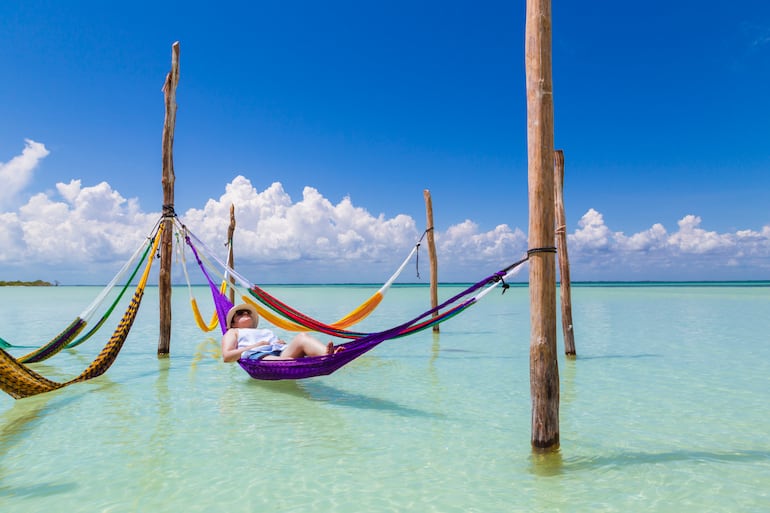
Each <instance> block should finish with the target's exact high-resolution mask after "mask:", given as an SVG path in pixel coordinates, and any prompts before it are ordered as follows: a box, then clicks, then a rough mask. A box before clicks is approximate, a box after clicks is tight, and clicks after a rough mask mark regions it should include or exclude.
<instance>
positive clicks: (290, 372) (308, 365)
mask: <svg viewBox="0 0 770 513" xmlns="http://www.w3.org/2000/svg"><path fill="white" fill-rule="evenodd" d="M183 228H184V227H183ZM185 230H186V229H185ZM186 233H187V234H188V235H186V236H185V239H186V240H187V242H188V245H189V246H190V248H191V249H192V251H193V253H194V254H195V258H196V260H197V261H198V264H199V266H200V268H201V271H202V272H203V274H204V276H205V277H206V280H207V282H208V284H209V289H210V290H211V294H212V297H213V299H214V304H215V306H216V310H217V312H218V314H219V317H220V321H222V320H223V319H225V318H226V316H227V311H228V310H229V309H230V308H232V306H233V305H232V303H231V302H230V300H229V299H228V298H227V297H226V296H225V295H224V293H223V292H222V291H221V290H220V289H219V288H218V287H217V285H216V284H215V283H214V281H213V279H212V278H211V276H210V275H209V273H208V272H207V270H206V267H205V266H204V265H203V262H202V260H201V257H200V255H199V254H198V252H197V250H196V249H195V246H193V244H192V242H191V241H190V237H192V236H193V235H192V234H190V233H189V232H186ZM196 241H197V242H198V243H199V244H200V245H202V246H203V247H204V248H205V244H203V243H202V242H201V241H200V239H197V238H196ZM213 258H216V257H213ZM528 258H529V257H528V256H526V257H524V258H523V259H521V260H519V261H517V262H515V263H513V264H511V265H509V266H508V267H506V268H505V269H503V270H501V271H498V272H496V273H495V274H492V275H491V276H488V277H486V278H484V279H483V280H481V281H479V282H477V283H475V284H473V285H471V286H470V287H468V288H467V289H465V290H463V291H462V292H460V293H459V294H457V295H455V296H454V297H452V298H450V299H448V300H446V301H445V302H443V303H442V304H440V305H438V306H437V307H435V308H432V309H430V310H428V311H427V312H425V313H423V314H421V315H419V316H417V317H415V318H414V319H412V320H410V321H407V322H405V323H403V324H401V325H399V326H396V327H394V328H390V329H388V330H384V331H380V332H376V333H364V332H358V331H348V330H345V329H342V328H341V327H340V326H339V325H337V324H326V323H323V322H321V321H319V320H317V319H314V318H312V317H310V316H308V315H306V314H304V313H302V312H300V311H299V310H297V309H295V308H292V307H291V306H289V305H287V304H286V303H284V302H282V301H280V300H279V299H277V298H276V297H274V296H272V295H270V294H268V293H267V292H266V291H265V290H264V289H262V288H260V287H258V286H257V285H254V284H249V283H248V282H247V281H246V280H245V279H244V278H243V277H242V276H240V275H239V274H238V273H237V272H235V270H233V269H231V268H230V267H228V266H227V265H226V264H224V263H223V262H221V261H220V260H219V259H216V260H217V263H218V264H219V265H220V266H222V267H223V268H224V269H225V270H226V273H228V274H230V275H232V276H233V277H234V278H236V279H237V280H238V281H239V282H240V283H241V284H246V286H248V288H249V289H248V290H249V294H251V296H252V297H253V298H254V299H256V301H257V302H259V303H261V305H262V306H260V305H258V304H256V303H255V302H254V301H253V300H252V299H250V298H248V297H247V296H243V300H244V301H246V302H248V303H250V304H252V305H255V306H257V307H258V311H259V313H260V315H263V316H264V317H265V318H266V319H267V320H268V321H270V322H271V323H272V324H274V325H276V326H278V327H283V325H284V324H286V323H288V324H289V325H292V326H298V327H300V328H301V330H302V331H314V332H318V333H324V334H326V335H331V336H333V337H338V338H345V339H348V340H346V341H345V342H344V343H342V344H338V345H336V346H334V347H335V349H336V348H339V347H340V346H344V350H343V351H339V352H333V354H329V355H322V356H310V357H304V358H297V359H292V360H250V359H240V360H238V364H239V365H240V366H241V367H242V368H243V369H244V370H245V371H246V372H247V373H248V374H249V375H250V376H251V377H252V378H255V379H261V380H281V379H303V378H310V377H314V376H324V375H328V374H331V373H333V372H334V371H336V370H337V369H339V368H340V367H342V366H344V365H345V364H347V363H349V362H351V361H353V360H355V359H356V358H358V357H359V356H361V355H363V354H364V353H366V352H368V351H370V350H372V349H374V348H375V347H376V346H377V345H379V344H381V343H382V342H384V341H386V340H390V339H394V338H400V337H404V336H407V335H411V334H413V333H416V332H418V331H422V330H425V329H427V328H430V327H432V326H434V325H436V324H439V323H441V322H444V321H446V320H448V319H450V318H452V317H454V316H455V315H458V314H459V313H460V312H462V311H464V310H466V309H467V308H469V307H471V306H472V305H474V304H476V302H477V301H478V300H479V299H481V298H482V297H483V296H484V295H486V294H487V293H489V292H490V291H491V290H492V289H493V288H494V287H496V286H497V285H498V284H499V283H502V284H503V286H504V287H506V288H507V284H505V278H506V277H507V276H508V275H509V274H512V273H513V272H516V271H517V270H518V269H517V268H518V267H519V266H520V265H521V264H523V263H524V262H526V261H527V260H528ZM484 287H486V289H485V290H483V291H481V292H480V293H479V294H477V295H476V296H473V297H470V298H469V299H464V298H466V297H467V296H470V295H471V294H473V293H475V292H477V291H479V290H480V289H482V288H484ZM463 299H464V300H463ZM461 300H462V302H460V301H461ZM451 305H454V306H451ZM450 306H451V307H450ZM444 309H446V310H444ZM441 310H444V311H443V312H442V311H441ZM270 312H273V313H274V314H275V315H270ZM439 312H440V313H439ZM266 313H267V314H268V315H265V314H266ZM348 317H350V315H349V316H348ZM275 320H278V321H279V322H275ZM220 325H221V326H222V330H223V332H225V331H227V328H226V323H225V322H220ZM296 331H300V330H296Z"/></svg>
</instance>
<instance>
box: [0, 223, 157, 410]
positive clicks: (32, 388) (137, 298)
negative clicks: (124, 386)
mask: <svg viewBox="0 0 770 513" xmlns="http://www.w3.org/2000/svg"><path fill="white" fill-rule="evenodd" d="M162 229H163V226H162V225H161V226H160V227H159V228H158V231H157V232H156V235H155V242H154V244H153V248H152V252H151V254H154V253H155V251H156V250H157V248H158V243H159V242H160V233H161V231H162ZM152 262H153V259H152V258H150V259H148V261H147V266H146V267H145V269H144V274H143V275H142V278H141V280H139V284H138V285H137V286H136V291H135V292H134V297H133V298H132V299H131V303H130V304H129V305H128V308H127V309H126V312H125V313H124V314H123V318H122V319H121V320H120V323H118V326H117V328H115V331H114V332H113V334H112V337H110V340H109V341H108V342H107V345H105V346H104V348H103V349H102V350H101V352H100V353H99V355H98V356H97V357H96V359H95V360H94V361H93V362H91V364H90V365H89V366H88V367H87V368H86V370H84V371H83V372H82V373H81V374H80V375H79V376H78V377H76V378H74V379H71V380H70V381H67V382H65V383H59V382H56V381H51V380H50V379H48V378H46V377H45V376H42V375H41V374H38V373H37V372H35V371H33V370H32V369H30V368H29V367H27V366H26V365H24V364H22V363H20V362H19V361H18V360H17V359H16V358H14V357H13V356H11V355H10V354H8V353H7V352H6V351H5V350H3V349H2V348H0V389H2V390H3V392H5V393H7V394H8V395H10V396H11V397H13V398H14V399H21V398H24V397H29V396H32V395H36V394H42V393H44V392H50V391H52V390H56V389H59V388H62V387H65V386H67V385H71V384H73V383H79V382H82V381H86V380H89V379H92V378H95V377H97V376H101V375H102V374H104V373H105V372H106V371H107V369H109V368H110V366H111V365H112V364H113V363H114V362H115V359H116V358H117V357H118V353H119V352H120V350H121V348H122V347H123V343H124V342H125V341H126V337H127V336H128V332H129V331H130V329H131V325H132V324H133V322H134V319H135V318H136V312H137V311H138V310H139V305H140V304H141V302H142V296H143V295H144V289H145V287H146V285H147V277H148V276H149V274H150V268H151V267H152Z"/></svg>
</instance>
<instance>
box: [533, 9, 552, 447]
mask: <svg viewBox="0 0 770 513" xmlns="http://www.w3.org/2000/svg"><path fill="white" fill-rule="evenodd" d="M525 31H526V41H525V62H526V77H527V78H526V83H527V157H528V183H529V247H530V251H529V254H530V258H529V300H530V350H529V376H530V378H529V379H530V393H531V395H532V440H531V442H532V448H533V449H534V450H536V451H549V450H556V449H558V448H559V366H558V362H557V359H556V268H555V263H554V253H553V251H554V249H553V244H554V199H553V149H554V141H553V140H554V135H553V89H552V77H551V2H550V0H527V21H526V30H525Z"/></svg>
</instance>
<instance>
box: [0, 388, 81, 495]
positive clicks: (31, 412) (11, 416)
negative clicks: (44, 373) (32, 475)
mask: <svg viewBox="0 0 770 513" xmlns="http://www.w3.org/2000/svg"><path fill="white" fill-rule="evenodd" d="M77 400H78V396H72V395H70V396H62V395H61V392H60V391H58V390H57V391H53V392H48V393H46V394H41V395H39V396H34V397H30V398H27V399H26V400H23V399H21V400H19V401H17V402H16V403H15V404H14V407H13V408H11V409H10V410H9V411H7V412H6V413H5V414H4V415H3V416H2V419H3V420H2V422H0V424H1V425H2V429H0V462H2V461H5V460H6V456H7V454H8V453H9V452H10V450H11V449H12V448H13V447H14V446H16V445H18V444H19V443H20V442H21V441H22V440H24V439H25V438H27V437H29V436H32V434H33V432H34V430H35V428H36V427H37V425H38V424H39V423H41V422H42V421H43V418H44V417H46V416H47V415H49V414H51V413H53V412H55V411H56V410H58V409H60V408H63V407H66V406H69V405H70V404H71V403H73V402H75V401H77ZM2 479H3V472H2V466H1V465H0V497H41V496H49V495H55V494H60V493H67V492H70V491H72V490H74V489H75V488H77V484H76V483H74V482H69V483H39V484H33V485H27V486H7V485H4V484H1V482H2Z"/></svg>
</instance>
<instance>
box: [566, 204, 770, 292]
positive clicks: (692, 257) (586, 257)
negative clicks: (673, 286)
mask: <svg viewBox="0 0 770 513" xmlns="http://www.w3.org/2000/svg"><path fill="white" fill-rule="evenodd" d="M701 222H702V220H701V218H700V217H698V216H695V215H687V216H685V217H683V218H682V219H680V220H679V221H678V226H679V229H678V231H676V232H674V233H668V232H667V231H666V229H665V228H664V227H663V225H662V224H660V223H656V224H654V225H653V226H652V227H651V228H649V229H647V230H644V231H642V232H639V233H636V234H634V235H631V236H626V235H625V234H623V232H614V231H612V230H611V229H610V228H609V227H608V226H607V225H606V224H605V223H604V217H603V216H602V214H600V213H599V212H597V211H596V210H594V209H589V210H588V212H586V213H585V214H584V215H583V217H582V218H581V219H580V221H579V223H578V226H579V229H578V230H576V231H575V233H574V234H572V235H569V236H568V245H569V246H568V249H569V254H570V261H571V262H570V264H571V270H572V272H571V278H572V279H573V280H576V281H579V280H709V279H741V280H746V279H767V277H768V271H770V260H769V259H768V257H770V227H768V226H765V227H763V228H762V230H761V231H760V232H756V231H752V230H739V231H737V232H735V233H717V232H715V231H708V230H705V229H703V228H701V227H700V225H701ZM573 264H574V265H573ZM736 273H737V274H736Z"/></svg>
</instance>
